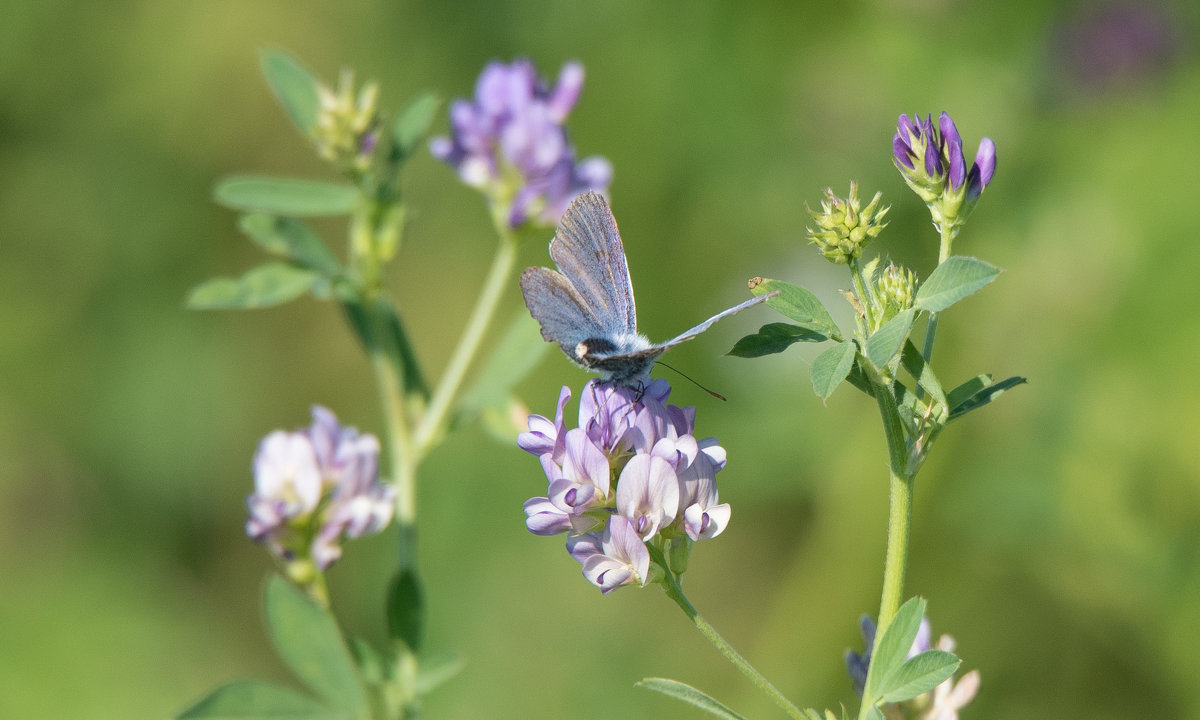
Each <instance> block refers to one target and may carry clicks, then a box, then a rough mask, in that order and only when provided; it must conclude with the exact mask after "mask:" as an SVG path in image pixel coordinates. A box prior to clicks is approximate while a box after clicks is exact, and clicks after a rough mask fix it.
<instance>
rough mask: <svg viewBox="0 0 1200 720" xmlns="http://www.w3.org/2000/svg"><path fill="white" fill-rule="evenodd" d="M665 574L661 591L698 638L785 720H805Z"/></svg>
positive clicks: (659, 560)
mask: <svg viewBox="0 0 1200 720" xmlns="http://www.w3.org/2000/svg"><path fill="white" fill-rule="evenodd" d="M651 556H652V557H654V559H655V562H657V563H659V564H660V565H662V567H663V568H664V569H665V568H666V567H667V565H666V563H665V562H664V558H663V557H662V553H661V552H657V553H656V552H655V551H652V552H651ZM666 573H667V574H666V579H665V581H664V582H663V589H664V590H665V591H666V593H667V597H669V598H671V599H672V600H674V601H675V604H676V605H678V606H679V608H680V609H681V610H683V614H684V615H687V617H688V620H691V621H692V624H693V625H695V626H696V629H697V630H699V631H700V634H701V635H703V636H704V637H705V638H707V639H708V641H709V642H710V643H712V644H713V647H715V648H716V649H717V651H718V652H720V653H721V654H722V655H724V656H725V659H726V660H728V661H729V662H731V663H733V666H734V667H736V668H737V669H738V670H739V671H741V673H742V674H743V675H745V676H746V677H747V678H749V679H750V682H752V683H754V685H755V686H756V687H757V688H758V689H759V690H762V691H763V692H764V693H766V694H767V696H768V697H770V698H771V700H772V701H773V702H774V703H775V704H776V705H778V706H779V707H780V708H781V709H782V710H783V711H784V712H785V713H787V715H788V717H790V718H793V720H804V717H805V716H804V713H803V712H802V711H801V710H800V708H798V707H796V706H795V705H793V704H792V703H791V701H790V700H788V699H787V697H785V696H784V694H783V693H781V692H779V689H778V688H776V687H775V686H774V685H772V684H771V681H770V680H767V679H766V678H765V677H763V674H762V673H760V672H759V671H758V670H756V669H755V668H754V666H753V665H751V664H750V663H749V662H748V661H747V660H746V658H744V657H742V656H741V654H740V653H739V652H738V651H737V650H735V649H734V648H733V646H732V645H730V644H729V643H728V642H727V641H726V640H725V638H723V637H721V634H720V633H718V632H717V629H716V628H714V627H713V626H712V625H710V624H709V622H708V621H707V620H705V619H704V617H703V616H701V615H700V613H699V612H697V611H696V608H694V607H692V604H691V603H690V602H688V599H687V597H686V596H685V595H684V594H683V588H682V587H681V586H680V585H679V580H678V579H677V578H676V577H675V576H674V575H673V574H672V573H671V572H670V571H669V570H667V571H666Z"/></svg>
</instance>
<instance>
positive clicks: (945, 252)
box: [921, 223, 958, 363]
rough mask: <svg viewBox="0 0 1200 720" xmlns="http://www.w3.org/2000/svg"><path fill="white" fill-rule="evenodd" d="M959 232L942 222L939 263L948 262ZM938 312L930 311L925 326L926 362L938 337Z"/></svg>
mask: <svg viewBox="0 0 1200 720" xmlns="http://www.w3.org/2000/svg"><path fill="white" fill-rule="evenodd" d="M957 234H958V230H957V229H955V228H952V227H950V226H949V225H948V224H947V223H942V226H941V236H942V237H941V242H940V243H939V244H938V265H941V264H942V263H944V262H946V259H947V258H949V257H950V247H951V246H952V245H953V244H954V236H955V235H957ZM937 326H938V314H937V313H929V323H928V324H927V325H926V326H925V346H924V347H923V348H922V349H921V357H923V358H925V362H927V363H928V362H929V360H930V359H931V358H932V357H933V341H934V338H936V337H937Z"/></svg>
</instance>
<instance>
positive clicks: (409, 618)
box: [387, 568, 425, 653]
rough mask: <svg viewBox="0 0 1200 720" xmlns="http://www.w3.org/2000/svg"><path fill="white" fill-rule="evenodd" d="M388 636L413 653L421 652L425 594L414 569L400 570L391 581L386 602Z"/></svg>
mask: <svg viewBox="0 0 1200 720" xmlns="http://www.w3.org/2000/svg"><path fill="white" fill-rule="evenodd" d="M387 621H388V634H389V635H391V636H392V639H393V640H398V641H400V642H402V643H404V644H405V646H407V647H408V649H409V650H411V651H412V652H414V653H417V652H420V651H421V641H422V639H423V637H422V632H421V629H422V627H423V625H424V621H425V591H424V589H423V588H422V587H421V578H420V577H418V576H417V573H416V571H415V570H413V569H412V568H404V569H402V570H400V571H399V572H398V573H397V574H396V576H395V577H394V578H393V579H392V585H391V588H390V589H389V590H388V598H387Z"/></svg>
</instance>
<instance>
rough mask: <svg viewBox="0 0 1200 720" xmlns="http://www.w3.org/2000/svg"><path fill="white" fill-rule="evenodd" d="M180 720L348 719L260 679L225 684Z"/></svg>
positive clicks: (185, 711) (343, 714)
mask: <svg viewBox="0 0 1200 720" xmlns="http://www.w3.org/2000/svg"><path fill="white" fill-rule="evenodd" d="M175 717H176V718H178V720H265V719H267V718H277V719H278V720H348V718H349V715H347V714H346V713H344V712H341V711H338V710H331V709H330V708H327V707H325V706H324V705H322V704H321V703H319V702H317V701H316V700H313V699H312V698H310V697H308V696H306V695H301V694H300V693H298V692H296V691H295V690H289V689H288V688H284V687H279V686H278V685H272V684H270V683H266V682H262V681H260V680H241V681H238V682H232V683H229V684H228V685H222V686H221V687H219V688H217V689H216V690H214V691H213V692H212V693H211V694H210V695H209V696H208V697H206V698H204V699H203V700H201V701H200V702H198V703H196V704H195V705H193V706H191V707H190V708H188V709H187V710H184V711H183V712H181V713H179V714H178V715H176V716H175Z"/></svg>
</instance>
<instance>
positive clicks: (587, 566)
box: [567, 515, 650, 595]
mask: <svg viewBox="0 0 1200 720" xmlns="http://www.w3.org/2000/svg"><path fill="white" fill-rule="evenodd" d="M567 550H568V551H569V552H570V553H571V555H572V556H573V557H574V558H575V559H576V560H578V561H579V562H580V563H581V564H582V565H583V576H584V577H586V578H587V579H588V581H589V582H591V583H592V584H593V585H595V586H596V587H598V588H600V591H601V592H603V593H604V594H605V595H607V594H609V593H610V592H612V591H613V590H616V589H617V588H619V587H621V586H622V585H629V584H632V583H635V582H636V583H638V584H640V585H645V584H646V581H647V580H648V579H649V577H650V553H649V551H648V550H647V549H646V544H645V543H644V542H643V541H642V539H641V538H640V537H638V534H637V531H636V530H634V527H633V523H631V522H630V521H629V519H628V518H626V517H624V516H621V515H614V516H613V517H611V518H609V521H608V524H607V525H605V527H604V532H603V533H587V534H584V535H580V536H578V537H577V538H573V539H572V540H568V541H567Z"/></svg>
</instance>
